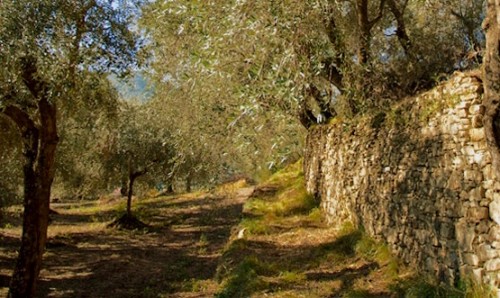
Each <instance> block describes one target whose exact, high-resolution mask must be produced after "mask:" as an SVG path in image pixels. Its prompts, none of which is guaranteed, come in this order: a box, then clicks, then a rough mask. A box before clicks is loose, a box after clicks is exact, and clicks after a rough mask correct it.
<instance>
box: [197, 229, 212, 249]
mask: <svg viewBox="0 0 500 298" xmlns="http://www.w3.org/2000/svg"><path fill="white" fill-rule="evenodd" d="M209 244H210V242H209V241H208V238H207V235H205V234H201V235H200V240H198V243H197V246H198V254H204V253H206V252H207V247H208V246H209Z"/></svg>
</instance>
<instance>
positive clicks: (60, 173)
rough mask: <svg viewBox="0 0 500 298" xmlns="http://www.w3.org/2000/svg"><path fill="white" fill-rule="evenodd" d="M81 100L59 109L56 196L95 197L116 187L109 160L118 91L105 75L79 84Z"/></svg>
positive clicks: (117, 107) (96, 76) (115, 119)
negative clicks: (69, 106)
mask: <svg viewBox="0 0 500 298" xmlns="http://www.w3.org/2000/svg"><path fill="white" fill-rule="evenodd" d="M77 86H83V88H79V92H78V94H79V96H80V97H81V101H80V102H79V103H78V104H77V105H74V106H72V107H71V108H64V107H63V108H62V109H61V110H60V121H59V127H60V129H59V136H60V140H59V144H58V150H57V152H58V154H57V156H56V173H55V180H54V187H53V192H52V193H53V195H57V196H63V197H65V196H74V197H79V198H83V197H85V198H88V197H96V196H97V195H99V194H102V193H109V192H110V191H112V189H114V188H116V180H114V178H115V177H113V176H112V175H111V173H112V169H110V168H109V167H110V166H111V163H109V162H108V161H109V159H110V158H111V155H112V148H111V146H112V144H113V140H114V138H115V136H114V132H113V131H112V130H113V128H114V127H116V126H117V122H118V113H119V98H118V93H117V91H116V90H115V89H114V87H113V86H111V84H110V82H109V81H108V79H107V78H106V76H104V75H99V74H89V75H88V76H87V77H86V78H85V80H84V82H81V83H79V84H78V85H77Z"/></svg>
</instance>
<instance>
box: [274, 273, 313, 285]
mask: <svg viewBox="0 0 500 298" xmlns="http://www.w3.org/2000/svg"><path fill="white" fill-rule="evenodd" d="M279 277H280V280H281V281H282V282H284V283H287V284H295V283H302V282H304V281H305V280H306V279H307V277H306V275H305V274H304V273H302V272H296V271H285V272H281V273H280V276H279Z"/></svg>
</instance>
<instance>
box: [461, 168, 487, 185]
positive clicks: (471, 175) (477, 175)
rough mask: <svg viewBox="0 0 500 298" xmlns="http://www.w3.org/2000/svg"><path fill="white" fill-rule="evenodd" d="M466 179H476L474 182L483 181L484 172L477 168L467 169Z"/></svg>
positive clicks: (465, 172)
mask: <svg viewBox="0 0 500 298" xmlns="http://www.w3.org/2000/svg"><path fill="white" fill-rule="evenodd" d="M464 178H465V180H469V181H474V182H478V183H480V182H482V180H483V174H482V173H481V172H479V171H476V170H465V171H464Z"/></svg>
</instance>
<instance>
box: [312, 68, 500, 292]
mask: <svg viewBox="0 0 500 298" xmlns="http://www.w3.org/2000/svg"><path fill="white" fill-rule="evenodd" d="M466 81H467V82H469V83H467V85H465V86H459V84H461V83H460V82H466ZM439 88H440V89H439V90H433V91H431V92H427V93H425V94H424V95H422V96H418V97H416V98H413V99H411V100H408V101H406V100H403V101H401V102H399V103H398V109H399V110H401V111H403V112H402V113H404V118H403V119H404V121H405V122H404V125H391V126H388V127H385V125H386V124H385V123H384V124H382V126H381V127H380V128H379V129H378V130H377V132H378V133H375V131H374V129H373V127H371V122H370V121H368V120H364V119H360V121H357V122H356V124H355V125H352V126H349V127H347V128H345V129H344V128H343V127H342V126H341V125H339V126H327V125H324V126H322V125H320V126H315V127H312V128H310V130H309V133H308V134H309V135H308V140H307V147H308V148H307V149H308V150H307V151H306V157H305V167H306V169H305V173H306V180H312V181H307V182H306V184H307V189H308V191H311V193H312V194H313V195H317V196H321V198H322V201H324V200H327V201H328V204H325V203H324V202H322V206H326V207H327V208H325V210H326V212H327V218H328V220H329V221H330V222H334V223H341V222H342V221H343V220H344V219H352V220H354V221H356V222H357V223H359V224H361V225H363V226H364V227H365V231H366V233H368V234H370V235H374V236H377V237H379V236H382V235H385V236H386V238H385V240H386V241H387V242H388V244H389V247H390V248H391V250H392V251H393V252H395V253H396V254H397V255H398V257H400V258H401V259H402V260H404V261H406V262H408V263H410V264H419V265H420V266H421V267H424V269H425V270H426V271H427V272H430V273H437V274H439V276H440V277H441V278H443V279H445V280H446V279H448V282H449V279H455V278H458V277H457V276H456V272H457V270H459V269H460V271H461V273H462V272H465V271H467V272H468V275H463V276H467V277H469V276H474V278H475V279H476V280H478V281H490V280H491V281H492V282H495V283H497V284H498V283H500V277H499V276H498V274H499V272H498V270H497V271H495V269H497V268H498V267H499V266H500V265H498V264H497V263H496V262H497V261H495V260H498V259H500V253H499V251H500V235H498V234H499V233H500V228H499V227H500V225H499V222H500V181H498V180H499V179H498V178H497V177H495V176H494V175H493V170H492V165H491V164H492V157H491V154H490V151H489V149H488V145H487V144H486V141H485V130H484V128H483V115H484V107H483V106H482V104H481V102H482V98H481V94H480V92H481V91H480V90H479V89H478V88H480V83H479V82H477V80H476V79H471V78H470V76H469V75H466V74H461V75H460V78H459V79H458V80H457V81H456V82H449V83H447V84H445V85H441V86H440V87H439ZM447 94H448V95H447ZM449 94H454V95H453V96H458V97H460V98H461V99H460V102H459V103H458V105H457V106H455V107H451V108H446V109H443V110H442V111H437V112H436V113H433V115H431V116H430V119H429V120H426V119H423V117H422V113H423V112H424V111H427V110H428V106H429V103H430V102H443V100H446V97H447V96H449ZM354 143H356V145H354ZM310 147H313V150H309V148H310ZM310 152H314V153H310ZM312 161H314V162H312ZM311 172H312V174H311ZM497 205H498V206H497ZM486 262H487V264H486ZM486 265H487V266H486ZM486 267H487V268H486ZM487 269H488V270H487ZM491 270H493V271H491Z"/></svg>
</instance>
